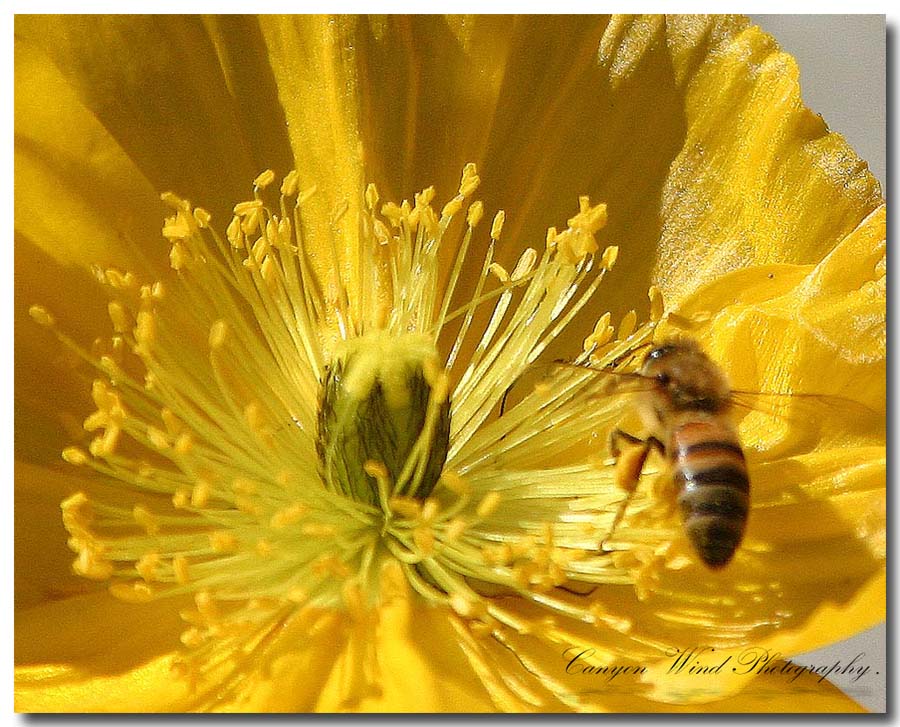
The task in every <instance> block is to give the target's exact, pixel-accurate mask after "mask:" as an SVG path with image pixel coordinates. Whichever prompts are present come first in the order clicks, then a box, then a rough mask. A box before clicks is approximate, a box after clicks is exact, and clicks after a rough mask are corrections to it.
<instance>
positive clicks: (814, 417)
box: [731, 390, 882, 436]
mask: <svg viewBox="0 0 900 727" xmlns="http://www.w3.org/2000/svg"><path fill="white" fill-rule="evenodd" d="M731 403H732V404H733V405H734V406H735V407H737V408H739V409H743V410H745V411H748V412H760V413H762V414H764V415H767V416H769V417H772V418H774V419H776V420H778V421H781V422H784V423H785V424H787V425H788V426H790V428H792V429H794V430H797V431H798V432H799V433H803V434H811V435H817V436H818V435H821V434H822V433H823V431H824V430H826V429H831V430H834V431H843V432H852V431H854V430H858V429H861V428H870V427H871V426H872V425H873V423H877V422H879V421H880V420H881V419H882V417H881V416H880V415H879V414H878V412H876V411H874V410H873V409H871V408H869V407H868V406H866V405H865V404H862V403H860V402H858V401H856V400H854V399H848V398H846V397H842V396H833V395H830V394H814V393H809V392H796V393H778V392H769V391H744V390H733V391H732V392H731Z"/></svg>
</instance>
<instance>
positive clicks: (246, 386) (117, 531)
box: [31, 165, 662, 695]
mask: <svg viewBox="0 0 900 727" xmlns="http://www.w3.org/2000/svg"><path fill="white" fill-rule="evenodd" d="M273 181H274V174H273V173H272V172H265V173H263V174H261V175H260V176H259V177H258V178H257V179H256V180H255V182H254V190H253V199H252V200H247V201H244V202H241V203H239V204H237V205H236V206H235V208H234V217H233V219H232V220H231V222H230V224H228V225H227V227H226V232H225V236H224V238H223V237H221V236H220V235H219V234H218V233H217V232H216V231H215V228H214V226H212V225H211V217H210V215H209V213H208V212H205V211H204V210H203V209H201V208H196V207H192V206H191V205H190V203H188V202H187V201H185V200H182V199H180V198H178V197H176V196H175V195H173V194H165V195H163V199H164V201H165V202H166V203H167V204H169V205H170V206H171V207H172V209H173V211H174V214H173V215H172V216H171V217H169V218H168V219H167V220H166V223H165V225H164V227H163V235H164V236H165V237H166V238H168V239H169V240H170V241H171V243H172V247H171V252H170V263H171V266H172V268H173V269H174V270H175V271H176V275H175V276H173V279H172V280H170V281H168V282H166V283H165V284H164V283H163V282H162V281H157V282H151V283H146V284H142V283H141V282H140V281H139V280H138V279H137V277H136V276H135V275H134V274H133V273H131V272H121V271H118V270H113V269H110V270H105V271H103V270H99V269H98V271H97V276H98V278H99V279H100V280H101V282H103V283H104V284H105V285H107V286H108V287H109V289H110V291H111V293H112V298H113V300H112V301H111V302H110V304H109V313H110V318H111V320H112V324H113V328H114V334H113V335H112V337H111V338H110V339H109V340H98V341H97V342H96V343H95V346H94V348H93V349H91V350H86V349H84V348H83V347H81V346H79V345H78V344H77V343H76V342H74V341H73V340H72V339H71V338H69V337H68V336H67V335H65V333H63V332H61V331H59V330H58V329H57V328H56V324H55V319H54V317H53V315H52V314H51V313H50V312H49V311H47V310H46V309H44V308H42V307H41V306H33V307H32V309H31V315H32V317H33V318H34V319H35V320H36V321H37V322H38V323H39V324H41V325H43V326H46V327H48V328H50V329H51V330H53V331H54V332H55V333H56V335H57V336H58V337H59V338H60V340H61V341H62V342H63V343H64V344H65V345H66V346H68V347H69V348H70V349H71V350H73V351H74V352H75V353H76V354H77V355H78V356H79V357H80V358H81V359H82V360H84V361H85V362H87V363H88V364H89V365H90V366H91V367H92V369H93V370H94V371H95V372H96V374H95V375H96V376H97V378H96V380H95V382H94V385H93V388H92V396H93V399H94V402H95V404H96V406H97V411H95V412H93V413H92V414H90V415H89V416H88V417H87V419H85V421H84V427H83V428H84V430H85V432H86V433H83V434H82V435H81V436H80V437H79V439H80V442H79V444H76V445H73V446H71V447H67V448H66V449H65V450H64V451H63V458H64V459H65V460H66V461H68V462H69V463H71V464H73V465H78V466H83V467H89V468H91V469H93V470H95V471H96V472H97V473H98V474H99V475H100V476H101V477H102V478H103V479H105V480H106V481H107V482H111V483H114V484H115V486H116V488H117V489H116V492H115V497H111V498H108V499H107V500H105V499H103V498H95V497H94V495H93V493H77V494H75V495H73V496H72V497H70V498H68V499H67V500H65V501H64V502H63V503H62V510H63V522H64V524H65V526H66V528H67V530H68V531H69V533H70V536H71V537H70V540H69V545H70V546H71V548H72V549H73V550H74V551H75V552H76V553H77V558H76V560H75V562H74V563H73V568H74V570H75V572H77V573H79V574H81V575H84V576H86V577H88V578H93V579H95V580H99V581H110V582H111V585H110V591H111V593H112V594H113V595H115V596H116V597H117V598H120V599H124V600H128V601H148V600H151V599H156V598H163V597H169V596H184V595H192V596H193V599H194V603H195V604H196V610H190V611H186V612H184V613H183V616H184V618H185V620H186V621H187V622H188V624H189V627H188V628H187V630H186V631H185V632H184V633H183V634H182V642H183V643H184V644H185V646H186V647H188V655H189V656H188V658H187V659H186V661H185V663H184V665H183V666H184V669H185V674H186V676H187V678H189V679H191V680H195V679H199V680H200V681H201V682H203V683H205V684H206V685H207V686H208V688H209V694H210V695H218V694H224V693H227V692H229V691H236V690H238V688H239V686H240V685H241V684H242V681H243V679H244V677H245V675H246V673H248V672H251V673H252V672H254V671H257V670H262V669H263V665H264V663H265V659H267V658H270V657H271V658H275V656H276V655H277V654H278V653H279V652H280V651H282V650H284V649H293V650H302V649H304V648H305V646H304V643H305V641H306V639H307V636H306V635H308V634H309V633H312V632H315V631H316V629H318V628H320V627H321V620H322V619H326V620H327V619H330V618H338V617H337V616H335V614H341V615H344V616H346V615H349V617H350V619H351V621H353V623H355V624H357V625H358V628H359V630H360V633H361V634H364V635H365V636H368V634H369V633H370V632H371V631H372V629H371V628H370V626H369V625H370V624H371V617H370V616H369V615H367V614H369V613H370V612H372V611H373V609H375V610H377V608H378V607H379V606H380V605H382V604H384V602H385V599H386V593H385V590H386V589H385V588H384V586H383V584H382V582H381V581H382V578H381V575H380V574H382V573H384V572H385V569H388V570H389V571H390V572H391V573H392V574H394V575H395V576H396V577H397V578H399V579H400V580H402V581H403V582H404V584H405V585H406V587H407V588H408V590H409V591H410V592H414V593H415V594H416V597H417V599H418V600H419V601H420V602H427V603H429V604H431V605H432V606H439V607H443V608H445V609H447V613H448V614H451V616H450V618H451V619H452V621H453V624H454V628H458V629H459V633H465V634H482V635H486V634H490V635H492V636H493V637H494V638H499V637H500V636H501V635H503V634H506V635H508V634H509V633H512V632H515V633H518V634H523V635H527V634H530V633H532V632H533V630H534V628H535V624H536V623H537V619H539V618H542V617H540V616H538V615H534V616H523V615H522V614H521V613H516V612H514V611H511V610H510V609H509V608H508V607H507V606H506V605H505V604H504V602H503V600H502V599H496V598H494V596H497V595H510V594H516V595H518V596H520V597H521V598H523V599H525V600H526V601H527V602H529V603H530V604H531V605H532V606H533V607H534V608H535V609H538V610H539V612H541V611H543V612H546V613H549V614H550V616H548V618H550V617H554V616H553V615H554V614H556V615H561V616H564V617H567V618H569V617H571V618H575V619H577V620H578V621H580V622H581V623H584V624H594V623H598V622H606V621H607V620H608V619H609V618H610V616H609V614H606V613H605V611H604V610H603V609H602V608H601V607H600V606H599V604H598V603H597V602H595V601H592V600H591V599H589V598H586V597H585V598H582V597H581V595H579V594H590V593H592V592H593V590H594V589H595V588H596V586H597V585H599V584H627V583H635V581H636V576H635V572H636V569H635V568H631V567H629V566H627V565H626V566H622V565H621V564H620V563H619V560H620V559H619V558H617V557H616V556H615V555H614V554H610V553H609V552H607V551H601V550H598V549H597V544H598V543H599V542H601V540H602V539H603V538H604V537H605V535H606V532H607V528H608V527H609V524H610V523H611V521H612V518H613V516H614V512H615V510H616V507H617V503H618V501H619V499H620V495H619V493H618V492H617V491H616V490H615V488H614V487H613V484H612V482H613V477H612V473H611V470H610V468H608V467H604V466H598V465H597V464H596V463H595V462H594V461H593V459H594V455H593V454H592V455H591V457H590V458H587V457H586V456H585V451H584V444H585V442H588V441H589V440H590V439H591V438H594V439H596V437H597V432H598V431H599V430H602V429H603V428H604V427H606V428H607V429H608V428H610V427H611V426H612V425H613V423H614V420H612V419H610V418H609V417H612V416H614V414H606V413H604V412H605V411H606V409H605V406H604V404H603V403H602V402H600V401H598V400H597V399H596V397H594V398H590V397H592V396H593V395H592V393H591V392H592V391H594V387H593V385H592V376H591V373H592V372H590V371H583V370H578V369H577V368H576V369H574V370H572V369H568V370H567V371H566V372H565V373H561V374H560V375H559V376H558V377H556V378H555V379H554V380H553V382H552V383H551V384H549V385H546V386H543V387H535V388H534V389H533V390H529V387H527V386H526V385H525V384H524V383H522V382H521V377H522V375H523V374H524V373H526V372H527V371H528V370H529V365H530V364H531V363H532V362H534V361H535V359H537V358H538V357H539V356H540V355H541V354H542V353H543V352H544V351H545V350H546V348H547V347H548V346H549V345H550V344H551V343H552V342H553V341H554V339H556V337H557V336H558V335H559V334H560V333H561V332H562V331H564V330H565V328H566V327H567V326H568V324H569V323H570V322H571V321H572V320H573V318H574V317H575V316H576V315H577V314H578V313H579V311H582V310H583V309H584V308H585V306H587V304H588V303H589V302H590V301H591V299H592V297H593V295H594V293H595V292H596V291H597V289H598V287H599V285H600V283H601V281H602V279H603V277H604V275H605V273H606V272H607V271H608V270H609V269H610V268H612V266H613V264H614V263H615V260H616V255H617V248H615V247H608V248H606V250H604V251H603V252H602V253H601V254H599V255H597V254H596V253H597V252H598V247H597V242H596V240H595V233H596V232H597V231H598V230H599V229H600V228H602V227H603V225H604V223H605V219H606V210H605V206H604V205H602V204H601V205H591V204H590V201H589V200H588V198H587V197H582V198H581V199H580V200H579V211H578V212H577V213H576V214H575V215H574V216H573V217H572V218H571V219H569V220H568V225H567V227H566V229H565V230H563V231H561V232H558V231H557V230H556V229H555V228H550V229H549V230H548V234H547V238H546V246H545V247H544V249H543V250H541V251H538V250H537V249H531V248H529V249H526V250H525V251H524V252H523V253H522V255H521V257H520V258H519V260H518V261H517V262H516V263H515V265H514V266H513V267H512V268H511V269H510V270H507V269H506V268H504V267H503V266H501V265H500V264H499V263H498V262H497V261H496V260H495V257H494V254H495V246H496V243H497V241H498V240H499V238H500V235H501V233H502V228H503V221H504V217H505V216H504V213H503V212H502V211H501V212H498V213H497V215H496V216H495V217H494V220H493V223H492V224H491V227H490V231H489V233H488V235H489V239H487V240H482V242H483V243H484V244H483V245H482V255H483V257H482V259H481V260H480V262H479V263H478V264H477V265H476V267H475V270H476V276H475V285H474V290H473V291H472V292H471V293H467V294H463V293H462V291H461V288H462V286H458V285H457V284H458V283H459V281H460V279H461V275H462V272H463V270H464V268H465V269H470V268H472V253H471V250H473V249H475V248H476V247H477V244H478V243H477V242H476V240H475V235H476V227H477V226H478V225H479V222H480V220H481V219H482V216H483V212H484V210H483V205H482V203H481V202H480V201H477V200H475V201H471V196H472V195H473V193H474V192H475V190H476V189H477V188H478V185H479V178H478V174H477V172H476V170H475V167H474V165H467V166H466V167H465V169H464V170H463V174H462V179H461V182H460V186H459V190H458V192H457V194H456V195H455V196H453V197H452V199H451V200H450V201H449V202H447V203H446V204H445V205H444V206H443V208H441V209H440V210H439V211H437V210H436V209H435V208H433V207H432V206H431V202H432V201H433V198H434V195H435V192H434V189H432V188H428V189H426V190H424V191H422V192H421V193H419V194H417V195H416V196H415V203H414V204H410V203H408V202H403V203H402V204H400V205H397V204H393V203H391V202H387V203H384V204H381V205H380V204H379V197H378V193H377V190H376V189H375V187H374V186H372V185H370V186H369V187H368V188H367V189H366V191H365V194H364V201H365V206H364V209H363V210H362V211H360V213H359V219H358V221H359V239H358V240H356V241H354V243H353V245H352V246H350V247H349V248H348V249H345V248H344V247H342V245H344V244H345V243H346V242H347V241H341V240H338V239H337V238H335V239H333V240H331V243H332V249H331V250H330V253H331V256H330V258H329V260H330V261H331V264H330V265H329V264H327V263H322V260H321V259H320V258H319V259H316V258H314V256H311V255H309V254H308V251H307V249H306V246H307V243H306V241H305V239H304V234H303V230H304V218H303V212H304V204H305V202H306V201H307V200H308V199H309V198H310V196H311V195H312V194H313V193H314V189H308V190H305V191H301V190H300V189H299V188H298V175H297V174H296V173H295V172H291V173H289V174H288V175H287V176H286V177H285V179H284V180H283V183H282V185H281V188H280V192H281V194H280V197H279V198H278V200H277V203H275V204H272V202H271V200H269V202H268V203H267V201H266V199H267V198H268V197H269V196H270V195H268V194H265V190H266V188H267V187H269V186H270V185H271V184H272V182H273ZM463 210H465V214H464V216H463V215H462V214H461V213H462V212H463ZM346 212H347V209H346V208H342V209H341V210H338V212H337V213H336V215H340V214H346ZM463 217H464V218H463ZM460 218H463V219H460ZM485 237H487V236H485ZM442 248H443V249H444V250H446V249H447V248H449V250H450V251H451V252H453V251H455V255H451V258H452V263H451V265H450V266H449V276H447V279H446V280H445V281H444V282H443V284H441V282H440V281H442V279H443V276H442V272H444V271H446V270H447V268H442V265H444V264H445V263H446V256H442V255H441V254H440V251H441V249H442ZM320 252H321V251H320ZM316 261H318V263H320V264H319V265H318V266H317V265H316V264H314V263H315V262H316ZM479 270H480V273H479V272H477V271H479ZM482 306H485V307H486V308H487V310H485V311H484V313H486V315H485V316H481V315H476V313H478V314H480V313H481V312H482ZM661 314H662V301H661V299H660V298H659V295H658V293H657V292H655V289H652V290H651V306H650V318H651V320H650V321H649V322H648V323H645V324H643V325H640V326H638V325H637V315H636V314H635V313H634V311H632V312H631V313H629V314H627V315H626V316H625V317H624V318H623V320H622V321H621V323H620V324H619V326H618V330H617V331H616V330H615V329H614V328H613V326H612V325H611V324H610V317H609V314H606V315H604V316H603V317H601V318H600V320H599V321H598V322H597V325H596V327H595V329H594V331H593V333H591V334H590V335H589V336H588V338H587V339H586V340H585V341H584V350H583V352H582V353H581V354H580V355H579V356H578V357H577V358H576V360H577V361H578V362H579V363H584V362H588V361H591V362H594V363H595V364H596V365H597V366H604V365H607V364H608V363H609V362H610V361H613V360H617V359H618V357H620V356H622V355H624V354H626V353H627V352H628V351H630V350H633V349H634V347H635V346H638V345H640V344H641V343H643V342H644V341H646V340H647V339H648V338H649V337H650V336H651V335H652V328H653V325H654V323H655V321H656V320H658V319H659V317H660V315H661ZM439 341H441V342H442V343H443V345H445V346H446V349H447V351H446V353H445V352H444V351H443V350H442V353H441V354H440V355H439V354H438V342H439ZM451 381H452V382H453V383H452V387H451V383H450V382H451ZM516 382H520V383H519V384H517V387H516V389H517V395H516V398H517V399H520V401H517V402H516V403H515V405H514V406H511V407H509V408H508V409H507V410H505V411H504V413H503V414H502V415H501V416H498V414H497V412H498V407H499V405H500V401H501V399H502V398H503V396H504V392H506V391H507V390H508V389H509V388H510V387H511V386H512V385H513V384H514V383H516ZM586 401H590V402H591V404H590V405H589V406H585V402H586ZM292 422H293V424H292ZM81 442H84V443H86V444H88V445H89V446H87V447H86V449H85V448H84V447H83V446H81ZM623 534H624V535H627V530H626V529H622V528H620V530H619V532H618V535H619V536H620V537H622V536H623ZM623 555H624V554H623ZM639 577H640V573H638V578H637V580H639ZM638 585H640V584H638ZM389 590H390V589H388V591H389ZM614 628H621V629H622V630H624V631H627V629H628V628H629V626H628V624H623V623H619V622H615V623H614ZM289 633H290V634H293V635H292V636H287V634H289ZM505 637H506V636H503V638H505ZM466 638H468V637H466ZM285 644H286V645H285ZM473 648H474V647H473ZM376 661H377V660H376ZM351 691H352V690H351Z"/></svg>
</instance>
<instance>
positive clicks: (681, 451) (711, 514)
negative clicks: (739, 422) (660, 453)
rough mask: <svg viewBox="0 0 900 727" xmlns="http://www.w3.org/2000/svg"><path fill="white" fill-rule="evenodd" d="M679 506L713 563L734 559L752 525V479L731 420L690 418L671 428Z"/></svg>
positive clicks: (695, 542)
mask: <svg viewBox="0 0 900 727" xmlns="http://www.w3.org/2000/svg"><path fill="white" fill-rule="evenodd" d="M671 446H672V449H671V454H672V457H673V460H674V466H675V472H674V476H675V485H676V486H677V488H678V505H679V508H680V510H681V517H682V520H683V522H684V527H685V530H686V531H687V535H688V537H689V538H690V541H691V543H692V544H693V546H694V548H695V549H696V551H697V553H698V554H699V555H700V558H701V559H702V560H703V562H704V563H706V565H708V566H709V567H710V568H721V567H723V566H724V565H725V564H726V563H728V561H730V560H731V558H732V556H733V555H734V552H735V550H737V547H738V545H740V542H741V538H742V537H743V536H744V526H745V525H746V524H747V512H748V510H749V506H750V479H749V478H748V477H747V466H746V463H745V462H744V453H743V451H742V450H741V445H740V442H739V441H738V438H737V435H736V434H735V432H734V431H733V429H732V427H731V426H730V422H728V421H727V419H725V420H723V419H717V418H710V419H703V420H699V421H697V420H695V421H689V422H686V423H684V424H681V425H680V426H678V427H677V428H676V429H675V430H674V431H673V432H672V441H671Z"/></svg>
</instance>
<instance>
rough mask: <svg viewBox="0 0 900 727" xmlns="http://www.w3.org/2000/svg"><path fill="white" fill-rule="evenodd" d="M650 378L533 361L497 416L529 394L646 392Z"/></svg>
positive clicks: (603, 395) (595, 395) (568, 363)
mask: <svg viewBox="0 0 900 727" xmlns="http://www.w3.org/2000/svg"><path fill="white" fill-rule="evenodd" d="M652 386H653V380H652V379H649V378H647V377H646V376H642V375H640V374H638V373H634V372H628V371H617V370H614V369H608V368H594V367H592V366H587V365H582V364H577V363H573V362H571V361H548V362H545V363H538V364H532V365H531V366H529V367H528V369H527V370H526V371H525V372H524V373H523V374H522V375H521V376H519V378H518V379H516V381H514V382H513V384H512V386H510V387H509V388H508V389H507V390H506V392H505V393H504V395H503V398H502V400H501V402H500V415H501V416H502V415H503V413H504V411H506V410H507V409H509V408H510V407H511V406H512V405H513V404H515V403H517V402H519V401H522V400H524V399H526V398H527V397H529V396H531V395H538V396H546V395H552V396H561V395H567V396H571V395H574V394H575V393H577V395H578V396H581V397H588V399H591V398H598V399H599V398H606V397H610V396H618V395H622V394H629V393H635V392H639V391H646V390H647V389H649V388H651V387H652Z"/></svg>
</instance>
